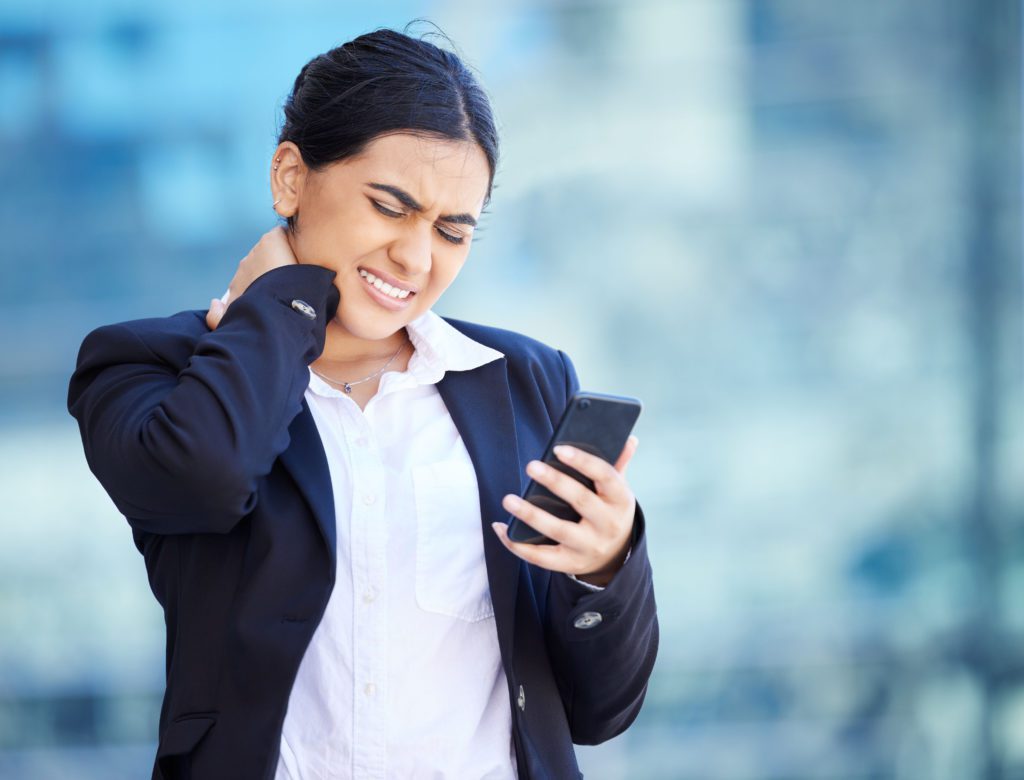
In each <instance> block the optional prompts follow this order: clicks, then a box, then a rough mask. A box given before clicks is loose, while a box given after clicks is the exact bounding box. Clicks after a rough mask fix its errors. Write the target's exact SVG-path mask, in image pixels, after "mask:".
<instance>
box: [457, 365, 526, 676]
mask: <svg viewBox="0 0 1024 780" xmlns="http://www.w3.org/2000/svg"><path fill="white" fill-rule="evenodd" d="M507 363H508V361H507V360H506V358H504V357H502V358H499V359H497V360H492V361H491V362H489V363H485V364H484V365H482V366H479V367H477V368H474V369H471V370H469V371H447V372H445V375H444V376H443V377H442V378H441V380H440V381H439V382H438V383H437V389H438V391H439V392H440V393H441V398H442V400H443V401H444V404H445V406H446V407H448V412H449V414H451V416H452V420H453V421H454V422H455V427H456V428H458V430H459V433H460V434H461V435H462V440H463V441H464V442H465V444H466V449H467V450H468V451H469V457H470V459H471V460H472V461H473V466H474V467H475V469H476V474H477V482H478V486H479V491H480V515H481V521H482V522H481V531H482V533H483V536H484V557H485V559H486V562H487V580H488V583H489V585H490V589H491V603H492V604H493V605H494V615H495V622H496V623H497V628H498V644H499V646H500V647H501V654H502V657H504V658H506V659H510V658H512V633H513V632H512V628H513V620H514V616H515V606H516V594H517V592H518V590H519V572H520V568H521V564H522V559H521V558H519V557H518V556H516V555H514V554H512V553H511V552H509V551H508V550H506V549H505V546H504V545H503V544H502V543H501V541H500V540H499V539H498V537H497V536H495V535H494V529H493V528H491V523H493V522H496V521H497V522H502V523H507V522H508V519H509V514H508V512H507V511H506V510H505V508H504V507H503V506H502V505H501V498H502V496H504V495H505V494H506V493H515V494H517V495H518V494H519V493H520V492H522V481H521V477H520V473H519V472H520V467H519V448H518V446H517V445H516V425H515V414H514V412H513V409H512V396H511V394H510V393H509V385H508V369H507Z"/></svg>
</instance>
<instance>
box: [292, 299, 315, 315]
mask: <svg viewBox="0 0 1024 780" xmlns="http://www.w3.org/2000/svg"><path fill="white" fill-rule="evenodd" d="M292 308H293V309H295V311H297V312H299V313H300V314H302V315H304V316H306V317H309V319H311V320H315V319H316V309H314V308H313V307H312V306H310V305H309V304H308V303H306V302H305V301H304V300H302V299H301V298H294V299H292Z"/></svg>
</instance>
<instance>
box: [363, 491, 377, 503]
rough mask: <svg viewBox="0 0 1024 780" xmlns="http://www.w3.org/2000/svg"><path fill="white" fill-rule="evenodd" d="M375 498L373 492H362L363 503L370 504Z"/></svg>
mask: <svg viewBox="0 0 1024 780" xmlns="http://www.w3.org/2000/svg"><path fill="white" fill-rule="evenodd" d="M376 500H377V496H375V495H374V494H373V493H364V494H363V503H364V504H367V505H369V504H372V503H373V502H374V501H376Z"/></svg>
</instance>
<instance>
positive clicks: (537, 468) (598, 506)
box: [526, 460, 605, 530]
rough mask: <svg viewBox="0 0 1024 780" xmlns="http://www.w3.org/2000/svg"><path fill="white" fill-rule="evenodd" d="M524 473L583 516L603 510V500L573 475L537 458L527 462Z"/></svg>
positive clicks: (589, 515) (591, 515)
mask: <svg viewBox="0 0 1024 780" xmlns="http://www.w3.org/2000/svg"><path fill="white" fill-rule="evenodd" d="M526 473H527V474H529V475H530V476H531V477H533V479H534V481H535V482H539V483H540V484H541V485H543V486H544V487H546V488H547V489H548V490H550V491H551V492H552V493H554V494H555V495H556V496H558V497H559V498H561V499H564V500H565V501H567V502H568V503H569V505H570V506H571V507H572V508H573V509H575V510H576V511H577V512H579V513H580V514H581V515H582V516H584V517H593V516H594V515H595V514H599V513H600V512H602V511H604V507H605V504H604V500H603V499H602V498H601V497H600V496H598V495H597V494H596V493H595V492H594V491H593V490H591V489H590V488H588V487H587V486H586V485H584V484H583V483H582V482H580V481H579V480H578V479H576V478H575V477H571V476H569V475H568V474H565V473H563V472H561V471H559V470H558V469H555V468H552V467H551V466H548V465H547V464H546V463H542V462H541V461H539V460H531V461H530V462H529V463H527V464H526ZM538 530H540V529H538Z"/></svg>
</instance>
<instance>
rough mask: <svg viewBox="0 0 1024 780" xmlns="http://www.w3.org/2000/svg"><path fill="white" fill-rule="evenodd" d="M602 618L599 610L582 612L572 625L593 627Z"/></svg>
mask: <svg viewBox="0 0 1024 780" xmlns="http://www.w3.org/2000/svg"><path fill="white" fill-rule="evenodd" d="M601 620H602V618H601V613H600V612H584V613H583V614H582V615H580V616H579V617H578V618H576V620H574V621H573V625H574V626H576V628H593V627H594V626H596V625H597V624H598V623H600V622H601Z"/></svg>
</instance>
